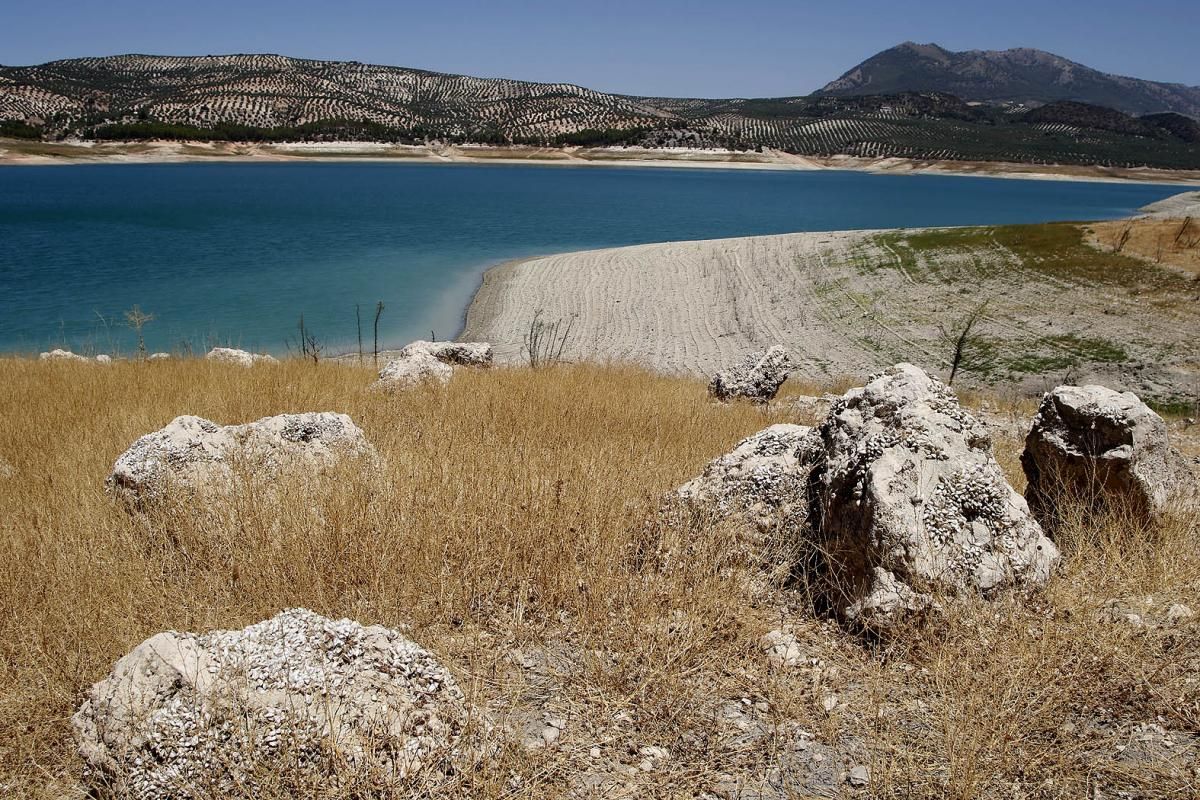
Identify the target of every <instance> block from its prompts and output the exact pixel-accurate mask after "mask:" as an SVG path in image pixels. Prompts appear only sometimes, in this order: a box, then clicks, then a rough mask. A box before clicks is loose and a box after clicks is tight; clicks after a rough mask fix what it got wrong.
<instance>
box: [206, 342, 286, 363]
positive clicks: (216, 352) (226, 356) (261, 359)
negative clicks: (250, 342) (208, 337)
mask: <svg viewBox="0 0 1200 800" xmlns="http://www.w3.org/2000/svg"><path fill="white" fill-rule="evenodd" d="M205 358H207V359H208V360H209V361H218V362H221V363H223V364H237V365H238V366H239V367H253V366H254V365H255V364H278V363H279V359H277V358H275V357H274V356H269V355H265V354H263V353H248V352H246V351H245V350H237V349H235V348H232V347H214V348H213V349H212V350H209V351H208V355H206V356H205Z"/></svg>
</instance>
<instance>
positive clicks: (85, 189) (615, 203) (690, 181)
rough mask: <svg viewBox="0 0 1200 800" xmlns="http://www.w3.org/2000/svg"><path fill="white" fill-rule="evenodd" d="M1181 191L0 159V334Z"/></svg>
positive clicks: (425, 317)
mask: <svg viewBox="0 0 1200 800" xmlns="http://www.w3.org/2000/svg"><path fill="white" fill-rule="evenodd" d="M1177 191H1178V188H1176V187H1171V186H1150V185H1134V184H1108V183H1068V182H1059V181H1023V180H1006V179H987V178H963V177H949V176H893V175H888V176H880V175H869V174H864V173H857V172H833V171H830V172H765V171H744V170H699V169H663V168H642V169H638V168H622V167H612V168H609V167H586V168H567V167H557V166H550V167H547V166H543V167H538V166H476V165H470V166H443V165H427V164H371V163H335V164H334V163H315V164H179V165H165V164H157V165H105V166H98V165H88V166H64V167H41V168H35V167H0V350H3V351H36V350H41V349H46V348H47V347H51V346H67V347H70V348H73V349H75V350H77V351H87V350H105V351H109V350H117V351H124V352H128V351H129V350H130V349H131V348H132V346H133V336H132V333H131V332H130V331H129V330H128V329H126V328H125V327H124V324H123V321H122V312H124V311H125V310H126V309H129V308H130V307H132V306H134V305H138V306H140V308H141V309H142V310H143V311H144V312H147V313H153V314H154V315H155V317H156V318H155V320H154V321H153V322H152V323H150V324H149V325H148V326H147V327H146V339H147V342H148V345H149V347H150V348H151V349H154V350H178V349H180V348H182V347H191V348H192V349H194V350H201V349H203V348H207V347H208V346H210V345H212V344H214V343H221V344H232V345H235V346H241V347H246V348H249V349H256V350H265V351H269V352H275V353H281V352H286V351H287V349H288V347H289V343H290V342H294V340H295V329H296V323H297V321H298V319H299V317H300V315H301V314H303V315H304V320H305V324H306V325H307V326H308V328H309V329H310V330H312V331H313V332H315V334H316V336H317V337H318V338H319V339H320V340H322V341H323V342H326V343H328V345H329V346H330V347H331V349H335V348H344V347H350V346H352V343H353V342H354V340H355V336H356V327H355V305H356V304H357V305H359V306H361V309H362V318H363V330H364V337H365V339H366V340H367V346H368V347H370V341H369V340H370V327H371V324H370V323H371V317H372V315H373V313H374V307H375V304H376V302H377V301H383V302H384V304H385V306H386V310H385V311H384V314H383V317H382V320H381V324H380V331H381V339H382V340H384V341H385V342H386V343H387V344H389V345H398V344H403V343H404V342H406V341H408V340H410V339H414V338H418V337H421V338H424V337H428V336H429V335H430V332H431V331H435V332H436V335H437V336H438V338H450V337H452V336H454V335H455V334H456V333H457V332H458V330H459V329H460V326H461V322H462V315H463V312H464V310H465V308H466V305H467V304H468V303H469V301H470V298H471V295H472V293H473V292H474V290H475V287H476V286H477V285H478V282H479V278H480V275H481V274H482V272H483V270H484V269H486V268H487V267H489V266H491V265H494V264H497V263H499V262H502V261H504V260H507V259H511V258H518V257H523V256H530V255H536V254H544V253H552V252H562V251H567V250H581V249H587V248H595V247H610V246H615V245H627V244H639V243H644V242H658V241H671V240H680V239H711V238H718V237H725V236H746V235H752V234H767V233H785V232H793V231H814V230H840V229H849V228H887V227H901V226H921V225H968V224H989V223H1015V222H1042V221H1049V220H1071V219H1074V220H1082V219H1101V218H1112V217H1118V216H1122V215H1125V214H1128V213H1129V212H1130V211H1132V210H1133V209H1136V208H1138V207H1139V206H1142V205H1145V204H1146V203H1149V202H1152V201H1155V200H1159V199H1161V198H1163V197H1167V196H1169V195H1171V194H1174V193H1175V192H1177Z"/></svg>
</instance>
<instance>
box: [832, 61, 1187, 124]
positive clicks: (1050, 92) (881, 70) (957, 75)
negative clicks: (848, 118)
mask: <svg viewBox="0 0 1200 800" xmlns="http://www.w3.org/2000/svg"><path fill="white" fill-rule="evenodd" d="M896 92H946V93H948V94H952V95H955V96H957V97H961V98H963V99H964V100H967V101H978V102H985V103H997V104H1006V103H1007V104H1024V105H1041V104H1043V103H1052V102H1054V101H1056V100H1074V101H1078V102H1083V103H1090V104H1092V105H1099V106H1107V107H1109V108H1114V109H1117V110H1118V111H1124V112H1125V113H1127V114H1135V115H1141V114H1153V113H1160V112H1165V111H1173V112H1175V113H1178V114H1184V115H1186V116H1189V117H1193V118H1200V86H1185V85H1183V84H1181V83H1158V82H1155V81H1144V80H1140V79H1138V78H1127V77H1124V76H1122V75H1110V74H1108V73H1106V72H1100V71H1098V70H1094V69H1092V68H1091V67H1085V66H1084V65H1083V64H1078V63H1076V62H1074V61H1070V60H1068V59H1065V58H1063V57H1062V56H1056V55H1054V54H1053V53H1047V52H1045V51H1042V50H1032V49H1029V48H1023V47H1022V48H1017V49H1013V50H967V51H965V52H953V51H951V50H947V49H945V48H943V47H939V46H938V45H936V44H916V43H914V42H905V43H904V44H901V45H898V46H897V47H893V48H891V49H889V50H884V51H883V52H882V53H878V54H876V55H873V56H871V57H870V58H868V59H867V60H866V61H864V62H862V63H861V64H859V65H858V66H856V67H854V68H853V69H851V70H850V71H849V72H847V73H846V74H844V75H842V76H841V77H840V78H838V79H837V80H835V81H832V82H830V83H828V84H826V85H825V86H824V87H823V88H822V89H821V90H820V91H819V92H817V94H825V95H838V96H843V97H844V96H848V95H861V94H892V93H896Z"/></svg>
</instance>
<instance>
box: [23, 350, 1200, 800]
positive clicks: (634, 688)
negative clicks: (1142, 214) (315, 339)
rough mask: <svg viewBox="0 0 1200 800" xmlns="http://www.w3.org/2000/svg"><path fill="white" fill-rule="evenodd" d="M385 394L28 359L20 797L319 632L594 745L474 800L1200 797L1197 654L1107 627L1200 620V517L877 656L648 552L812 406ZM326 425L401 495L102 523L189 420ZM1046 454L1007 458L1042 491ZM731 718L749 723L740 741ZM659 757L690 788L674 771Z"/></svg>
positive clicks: (362, 375) (261, 504)
mask: <svg viewBox="0 0 1200 800" xmlns="http://www.w3.org/2000/svg"><path fill="white" fill-rule="evenodd" d="M372 377H373V376H372V375H371V373H370V372H369V371H368V370H365V369H359V368H355V367H349V366H334V365H322V366H319V367H314V366H313V365H311V364H304V363H299V362H288V363H285V364H284V365H282V366H280V367H277V368H275V367H258V368H255V369H253V370H244V369H239V368H236V367H228V366H223V365H216V364H210V363H208V362H204V361H174V362H165V363H155V364H133V363H124V364H117V365H114V366H113V367H111V368H100V367H96V366H91V365H72V364H40V363H36V362H29V361H19V360H0V419H3V420H4V424H3V425H2V426H0V458H3V459H4V460H5V461H7V462H8V463H9V464H10V465H11V467H12V474H11V475H10V476H9V477H7V478H5V477H2V476H0V794H2V795H5V796H8V795H11V796H36V797H57V796H62V795H70V794H72V793H73V789H72V788H71V787H73V785H74V782H75V780H76V778H77V777H78V775H79V770H80V763H79V760H78V758H77V756H76V755H75V752H74V744H73V741H72V735H71V729H70V724H69V716H70V714H71V713H72V712H73V710H74V709H75V707H76V706H77V705H78V703H79V702H80V700H81V698H82V695H83V692H84V691H85V690H86V689H87V687H88V686H90V684H91V683H93V682H94V681H96V680H98V679H99V678H101V677H102V676H103V675H104V674H106V673H107V671H108V669H109V668H110V666H111V665H112V663H113V662H114V661H115V660H116V659H117V658H119V657H120V656H121V655H123V654H124V653H126V652H127V651H129V650H130V649H131V648H132V647H133V646H135V645H136V644H137V643H138V642H140V641H141V640H143V639H144V638H146V637H148V636H150V635H151V634H153V633H155V632H157V631H160V630H164V629H169V628H175V629H181V630H207V629H211V628H236V627H242V626H244V625H247V624H249V623H252V622H255V621H258V620H261V619H265V618H267V617H269V616H272V615H274V614H275V613H277V612H278V611H279V610H280V609H281V608H286V607H290V606H296V605H302V606H306V607H308V608H311V609H313V610H315V611H318V612H320V613H323V614H326V615H330V616H349V617H353V618H356V619H358V620H360V621H362V622H364V623H381V624H385V625H393V626H396V625H401V624H408V625H411V626H412V633H411V635H412V637H413V638H414V639H416V640H417V641H418V642H420V643H421V644H423V645H425V646H426V647H428V648H430V649H431V650H432V651H433V652H435V653H436V654H438V655H439V657H440V658H441V659H442V660H443V661H444V662H445V663H446V664H447V665H448V666H449V667H450V668H451V669H452V671H453V672H454V673H455V674H456V675H457V676H458V678H459V680H460V683H461V684H462V685H463V687H464V689H465V690H466V692H467V693H468V696H469V697H470V698H471V699H472V700H473V701H475V702H476V703H478V704H480V705H481V706H484V707H486V708H487V709H489V710H490V712H491V713H492V714H493V715H494V716H495V718H496V719H497V720H498V721H499V722H500V723H501V724H502V725H509V726H512V727H514V728H515V729H517V730H518V733H517V734H515V735H514V736H513V737H511V738H512V739H514V740H516V741H519V740H520V738H521V736H522V733H521V732H520V731H521V729H522V728H524V729H526V730H530V731H534V732H537V731H539V730H540V728H541V725H542V720H543V718H544V717H546V716H553V717H558V718H562V719H565V720H566V721H567V724H566V728H565V730H564V731H563V733H562V736H561V738H560V740H559V741H558V743H557V744H556V745H555V746H554V747H551V748H545V749H542V750H538V751H536V752H532V753H529V752H524V751H523V750H522V749H521V748H520V747H519V745H517V744H508V745H506V746H505V747H504V748H503V749H502V751H501V752H500V753H499V754H498V755H497V756H496V757H495V758H492V759H489V760H488V762H487V763H485V764H483V765H482V766H481V767H480V768H479V769H478V770H477V771H473V772H469V773H466V774H463V775H461V776H459V777H458V778H457V782H456V783H455V784H454V785H453V786H450V787H447V788H446V792H445V795H444V796H464V797H480V798H498V797H525V798H540V797H558V796H568V795H571V796H576V797H697V796H701V794H702V793H703V792H705V791H710V792H711V791H713V790H714V789H715V788H716V787H726V788H727V787H729V786H732V785H735V784H739V785H741V786H743V787H745V793H744V794H742V795H740V796H742V797H758V796H762V797H779V798H786V797H805V796H809V795H810V794H811V793H815V792H822V793H825V794H827V795H829V796H841V795H843V794H844V795H847V796H849V795H851V794H853V792H852V790H851V789H850V788H849V787H848V786H847V785H846V784H845V782H844V780H843V778H842V770H843V769H844V768H845V766H846V765H848V764H850V763H859V764H863V765H866V766H869V767H870V769H871V772H872V782H871V785H870V787H869V788H868V789H866V790H862V791H865V793H866V794H868V795H871V796H879V797H895V798H901V797H905V798H907V797H930V798H933V797H938V798H940V797H952V798H971V797H997V798H999V797H1003V798H1024V797H1047V798H1049V797H1055V798H1058V797H1062V798H1079V797H1093V796H1105V797H1108V796H1112V795H1111V793H1110V789H1112V788H1119V789H1124V790H1127V791H1130V792H1133V793H1134V794H1135V796H1142V797H1180V798H1183V797H1194V796H1195V795H1196V792H1197V786H1198V783H1197V780H1198V779H1197V773H1196V764H1197V762H1196V755H1195V750H1194V749H1193V750H1191V751H1190V753H1191V755H1190V756H1186V755H1179V754H1184V753H1186V752H1189V751H1187V748H1186V747H1185V746H1184V745H1187V744H1190V743H1194V739H1193V738H1192V737H1194V736H1196V735H1200V677H1198V675H1200V636H1198V635H1197V634H1198V629H1197V626H1196V625H1194V624H1191V623H1184V624H1182V625H1181V626H1177V627H1167V626H1163V627H1153V628H1147V627H1143V628H1135V627H1133V626H1131V625H1128V624H1125V623H1119V624H1106V625H1100V624H1097V623H1096V615H1097V613H1098V612H1099V611H1100V610H1101V609H1102V607H1103V606H1104V604H1105V603H1106V601H1108V600H1109V599H1110V598H1116V599H1120V600H1121V601H1122V602H1124V603H1127V604H1128V605H1129V606H1130V607H1131V608H1137V609H1139V610H1140V611H1141V612H1142V613H1145V614H1147V615H1148V618H1149V617H1152V616H1153V615H1154V614H1158V613H1160V612H1165V609H1166V608H1167V606H1169V605H1170V604H1171V603H1176V602H1182V603H1187V604H1189V605H1191V606H1192V607H1193V608H1195V609H1197V610H1200V549H1198V548H1197V547H1196V536H1197V531H1196V520H1195V519H1194V518H1180V519H1174V520H1171V521H1169V522H1168V523H1167V524H1165V525H1163V526H1160V527H1156V528H1154V529H1152V530H1133V529H1132V528H1131V526H1129V525H1128V524H1121V523H1120V522H1119V521H1110V522H1108V523H1104V524H1099V525H1097V524H1092V523H1089V524H1076V525H1074V526H1068V529H1067V530H1065V531H1064V532H1063V533H1062V534H1060V543H1061V545H1062V547H1063V549H1064V552H1065V553H1066V566H1065V568H1064V570H1063V574H1062V575H1061V576H1059V577H1058V578H1057V579H1056V581H1055V582H1054V584H1053V585H1052V587H1051V588H1050V590H1049V591H1048V592H1046V593H1045V594H1044V595H1042V596H1040V597H1038V598H1034V599H1032V600H1030V601H1024V602H1022V601H1018V600H1017V599H1015V598H1005V599H1001V600H1000V601H998V602H996V603H984V602H968V601H964V602H961V603H959V604H955V605H954V606H953V607H952V608H951V611H950V613H949V614H948V615H947V616H946V617H945V618H944V619H942V620H939V621H937V622H936V623H934V624H933V625H932V626H931V627H928V628H926V629H924V630H921V631H914V632H912V635H902V636H898V637H896V638H894V639H892V640H889V641H885V642H876V643H867V642H864V641H862V640H860V639H857V638H855V637H853V636H850V635H849V634H846V633H845V632H843V631H841V630H840V629H838V628H837V627H836V626H835V625H833V624H832V623H830V622H829V621H827V620H823V619H820V618H817V617H815V616H814V615H813V614H812V612H811V606H810V604H809V602H808V600H807V597H806V594H805V592H804V588H803V584H802V582H801V583H800V584H798V585H797V584H794V583H793V584H786V583H784V582H783V581H782V579H771V578H770V573H767V572H764V571H763V570H762V568H761V565H760V564H759V563H758V562H757V559H756V558H755V553H753V552H749V551H748V550H747V548H746V547H745V546H744V540H743V539H741V538H740V537H739V536H738V532H737V531H735V530H732V529H731V528H729V527H727V526H722V525H705V524H699V525H681V526H679V527H672V526H669V525H664V524H653V523H650V522H648V520H651V519H653V517H654V514H653V512H654V510H655V509H656V508H657V505H658V498H659V496H660V495H661V493H662V492H664V491H665V490H667V489H669V488H671V487H673V486H675V485H677V484H678V483H680V482H682V481H684V480H685V479H687V478H689V477H691V476H693V475H694V474H696V473H697V472H698V471H699V470H700V469H701V468H702V466H703V465H704V464H705V463H706V462H707V461H708V460H709V459H710V458H711V457H713V456H715V455H717V454H719V453H721V452H724V451H726V450H728V449H729V448H730V446H731V445H732V444H734V443H735V442H736V441H737V440H738V439H739V438H741V437H742V436H744V435H746V434H749V433H751V432H753V431H756V430H758V429H760V428H762V427H764V426H766V425H767V424H770V423H772V422H778V421H789V419H790V416H789V414H788V413H787V411H786V407H785V406H784V405H783V404H778V405H776V406H775V407H774V408H773V409H772V410H770V411H768V412H763V411H761V410H758V409H755V408H753V407H750V406H741V405H738V406H732V407H719V406H715V405H711V404H709V403H708V402H707V400H706V398H705V395H704V388H703V386H702V384H700V383H698V382H695V381H691V380H682V379H674V378H667V377H660V376H654V375H650V374H647V373H643V372H638V371H633V370H623V369H617V368H600V367H586V366H577V367H561V368H550V369H544V370H538V371H530V370H495V371H491V372H480V373H472V372H461V373H459V374H458V375H457V376H456V378H455V380H454V382H453V383H452V384H451V386H450V387H449V389H448V390H445V391H441V390H433V389H430V390H427V391H426V390H422V391H414V392H410V393H405V394H399V395H393V396H384V395H381V394H375V393H371V392H369V391H367V389H366V386H367V385H368V384H369V382H370V380H371V378H372ZM1003 408H1011V409H1013V412H1012V413H1014V414H1015V413H1017V411H1016V409H1019V408H1021V406H1020V403H1019V402H1018V401H1013V402H1012V403H1010V404H1008V405H1005V406H1003ZM306 410H336V411H344V412H346V413H348V414H350V415H351V416H352V417H353V418H354V419H355V421H356V422H358V423H359V425H360V426H361V427H362V428H363V429H364V430H365V431H366V433H367V436H368V438H370V439H371V440H372V441H373V442H374V443H375V444H376V446H377V447H378V448H379V450H380V451H381V453H382V454H383V455H384V457H385V458H386V459H387V464H388V466H387V468H386V470H385V471H384V473H383V474H381V475H378V476H361V475H354V474H350V473H349V472H343V473H340V474H337V475H335V476H333V477H332V478H331V479H330V480H328V481H327V482H326V483H325V484H324V485H323V486H322V487H320V488H318V489H312V488H311V487H310V488H308V489H304V488H303V487H301V486H298V485H297V486H292V485H285V486H283V487H280V488H279V491H280V493H281V497H280V500H279V501H278V502H270V501H264V500H263V499H262V498H261V497H256V496H252V495H249V494H247V493H244V494H242V495H240V496H238V497H235V499H234V502H232V503H230V504H229V505H228V507H222V508H220V509H214V510H212V511H211V513H207V514H196V513H194V510H190V509H186V508H175V509H166V510H164V511H162V512H161V513H159V514H157V515H155V516H154V517H153V518H151V519H150V520H149V521H148V522H147V521H144V520H139V519H137V518H134V517H131V516H130V515H128V514H127V513H125V511H124V510H123V509H122V508H121V507H120V506H119V505H118V504H116V503H114V502H112V501H111V500H110V499H109V498H108V497H107V496H106V495H105V494H104V492H103V480H104V477H105V475H106V474H107V472H108V470H109V469H110V467H111V464H112V462H113V460H114V459H115V457H116V456H117V455H118V454H119V453H120V452H121V451H122V450H124V449H125V447H127V446H128V445H129V443H130V442H132V441H133V440H134V439H135V438H136V437H137V436H139V435H141V434H142V433H145V432H147V431H150V430H154V429H157V428H159V427H161V426H162V425H164V424H165V423H166V422H168V421H169V420H170V419H171V418H173V417H174V416H176V415H178V414H183V413H193V414H199V415H201V416H205V417H208V418H210V419H213V420H215V421H217V422H222V423H230V422H243V421H247V420H252V419H256V418H259V417H262V416H266V415H269V414H276V413H282V412H289V411H306ZM1021 413H1023V411H1022V412H1021ZM1005 447H1007V448H1008V449H1007V450H1005V449H1003V448H1005ZM1015 452H1016V449H1015V445H1012V444H1011V443H1010V444H1005V445H1003V447H1002V449H1001V455H1002V461H1003V462H1004V464H1005V467H1006V469H1007V470H1009V471H1010V475H1012V474H1013V472H1012V470H1013V468H1014V463H1015V456H1012V455H1011V454H1012V453H1015ZM1014 477H1015V475H1014ZM301 492H303V493H304V494H303V495H301V494H299V493H301ZM778 572H783V571H778ZM1151 599H1152V600H1151ZM1148 602H1152V605H1149V606H1148V605H1147V603H1148ZM778 627H785V628H787V629H789V630H791V631H792V632H794V633H795V635H796V636H797V638H798V639H799V640H800V642H801V643H802V646H803V647H804V648H805V651H806V653H807V654H808V655H809V656H810V658H811V664H810V666H808V667H805V668H802V669H797V670H794V671H790V672H781V671H776V670H773V669H771V668H770V667H769V666H768V665H767V663H766V661H765V659H764V657H763V655H762V654H761V652H760V651H759V649H758V644H757V642H758V639H759V637H760V636H761V635H762V634H763V633H765V632H766V631H768V630H770V629H772V628H778ZM834 696H836V698H837V700H838V702H837V703H836V705H831V703H830V701H831V699H832V698H833V697H834ZM730 708H732V709H733V710H734V711H736V714H737V715H738V718H737V721H736V724H733V725H732V726H731V725H730V724H725V723H721V722H719V721H716V720H715V717H719V716H722V715H725V716H726V717H728V716H729V714H730V713H731V712H730ZM1147 722H1157V723H1158V724H1161V725H1162V726H1163V727H1164V728H1166V729H1167V730H1169V731H1171V732H1172V736H1173V738H1174V740H1175V742H1176V743H1177V746H1176V747H1175V748H1174V749H1171V750H1170V754H1171V755H1172V756H1173V757H1172V758H1167V757H1159V756H1153V757H1150V756H1147V757H1145V758H1139V759H1135V760H1128V756H1125V758H1126V760H1122V757H1120V755H1119V754H1120V753H1121V752H1123V753H1126V754H1128V753H1130V752H1131V751H1130V749H1129V748H1126V749H1125V750H1124V751H1118V749H1117V748H1118V746H1119V745H1128V744H1130V742H1131V736H1133V735H1134V734H1133V731H1134V726H1135V725H1137V724H1139V723H1147ZM801 730H803V731H804V732H806V734H809V735H810V736H801V735H800V733H799V732H800V731H801ZM798 738H799V739H804V740H806V741H808V740H811V742H810V743H809V744H807V745H805V746H804V748H803V749H798V747H797V745H796V742H797V740H798ZM650 745H655V746H661V747H665V748H667V749H668V750H669V751H670V753H671V757H670V759H669V760H667V761H666V762H664V763H661V764H655V765H651V766H652V767H653V768H652V769H650V770H644V769H642V768H641V766H640V765H641V763H642V762H643V761H644V760H645V759H644V757H643V756H642V755H640V754H639V753H638V750H639V748H641V747H645V746H650ZM593 748H598V753H599V756H598V757H595V756H593V752H594V751H593ZM818 754H819V755H821V756H823V757H824V758H825V760H824V761H818V760H816V758H815V756H816V755H818ZM822 770H824V771H825V772H828V773H829V775H830V776H832V777H830V778H829V779H828V780H826V779H825V778H824V777H822V775H824V772H822ZM589 775H590V776H604V779H603V780H601V779H596V780H593V781H589V780H588V779H587V776H589ZM827 777H828V776H827ZM789 782H790V787H791V788H790V789H787V788H786V787H785V788H784V789H781V790H779V791H775V790H773V789H772V788H771V787H773V786H778V785H780V784H788V783H789ZM757 788H762V789H763V794H761V795H757V794H752V793H750V791H751V790H752V789H753V790H755V791H757ZM862 791H859V794H862ZM1094 791H1099V792H1100V794H1098V795H1097V794H1093V792H1094ZM282 793H283V790H282V789H281V794H282ZM310 794H312V795H313V796H323V795H321V794H320V793H318V792H316V791H315V790H314V791H313V792H310ZM341 796H347V795H341ZM357 796H363V795H357ZM730 796H733V795H730Z"/></svg>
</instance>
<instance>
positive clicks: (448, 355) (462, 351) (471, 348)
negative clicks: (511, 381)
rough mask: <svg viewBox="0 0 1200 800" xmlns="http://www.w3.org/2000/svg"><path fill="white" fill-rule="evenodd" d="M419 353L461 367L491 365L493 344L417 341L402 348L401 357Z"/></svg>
mask: <svg viewBox="0 0 1200 800" xmlns="http://www.w3.org/2000/svg"><path fill="white" fill-rule="evenodd" d="M418 353H426V354H428V355H431V356H433V357H434V358H436V359H437V360H438V361H441V362H442V363H443V364H450V365H452V366H460V367H490V366H491V365H492V346H491V345H490V344H488V343H487V342H426V341H423V340H422V341H416V342H412V343H411V344H407V345H405V346H404V347H403V349H401V350H400V355H399V357H400V358H402V359H403V358H409V357H411V356H415V355H417V354H418Z"/></svg>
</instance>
